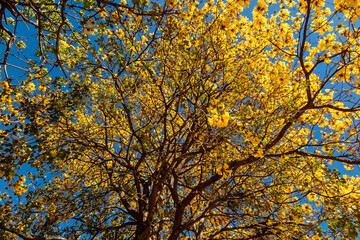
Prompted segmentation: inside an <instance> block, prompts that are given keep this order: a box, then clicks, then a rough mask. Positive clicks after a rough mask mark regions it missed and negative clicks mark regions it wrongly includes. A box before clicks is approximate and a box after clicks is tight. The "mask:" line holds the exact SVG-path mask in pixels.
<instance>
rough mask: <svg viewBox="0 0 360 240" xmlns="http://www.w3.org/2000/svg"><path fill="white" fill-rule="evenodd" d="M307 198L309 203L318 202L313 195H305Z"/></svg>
mask: <svg viewBox="0 0 360 240" xmlns="http://www.w3.org/2000/svg"><path fill="white" fill-rule="evenodd" d="M307 198H308V200H309V201H310V202H315V201H317V200H318V197H317V195H316V194H315V193H310V194H309V195H307Z"/></svg>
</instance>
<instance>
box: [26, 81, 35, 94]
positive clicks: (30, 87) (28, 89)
mask: <svg viewBox="0 0 360 240" xmlns="http://www.w3.org/2000/svg"><path fill="white" fill-rule="evenodd" d="M35 88H36V86H35V84H33V83H29V84H28V85H27V87H26V91H28V92H32V91H34V90H35Z"/></svg>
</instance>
